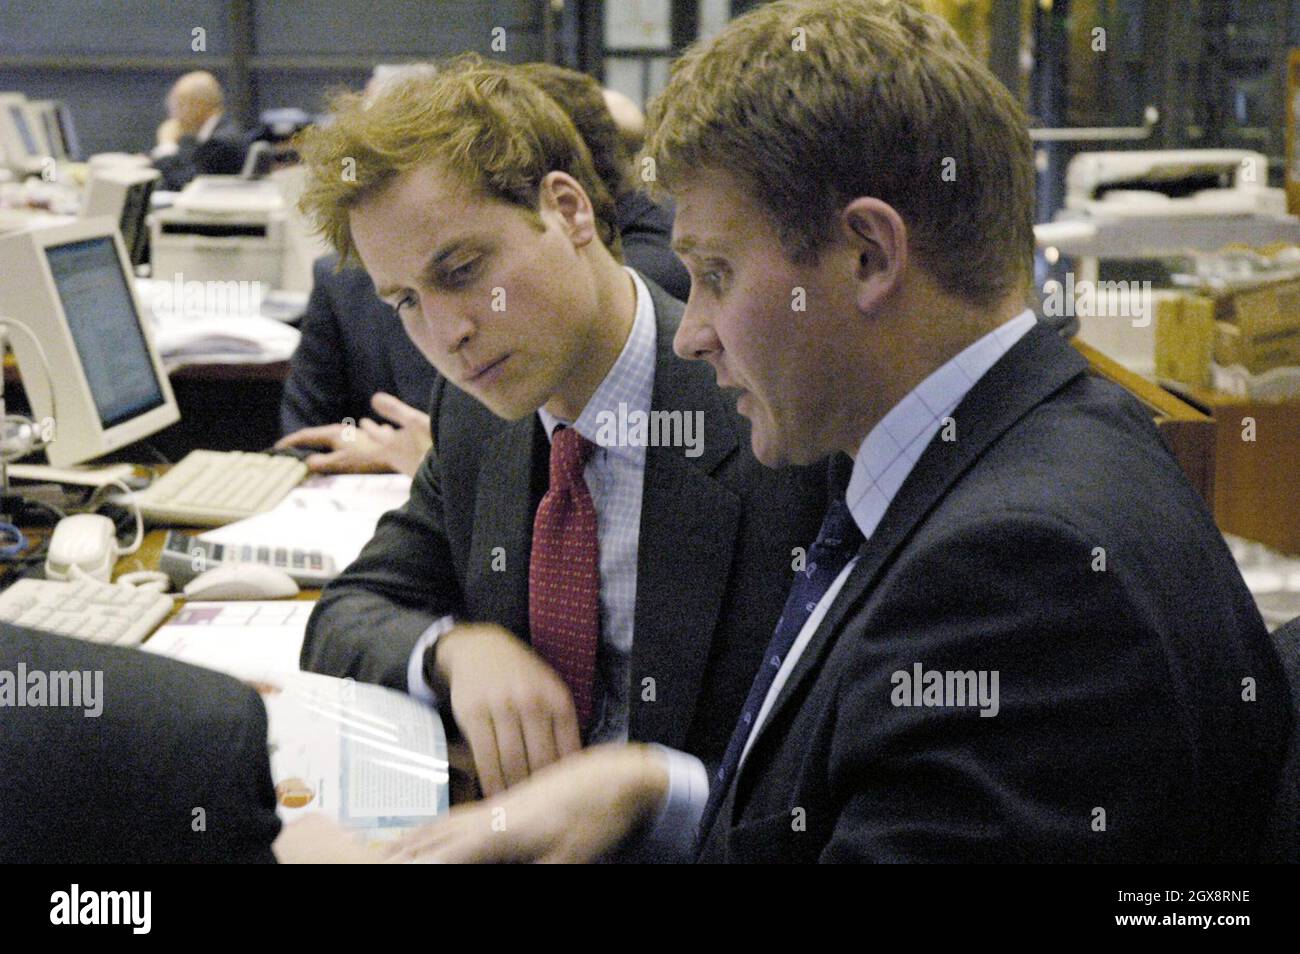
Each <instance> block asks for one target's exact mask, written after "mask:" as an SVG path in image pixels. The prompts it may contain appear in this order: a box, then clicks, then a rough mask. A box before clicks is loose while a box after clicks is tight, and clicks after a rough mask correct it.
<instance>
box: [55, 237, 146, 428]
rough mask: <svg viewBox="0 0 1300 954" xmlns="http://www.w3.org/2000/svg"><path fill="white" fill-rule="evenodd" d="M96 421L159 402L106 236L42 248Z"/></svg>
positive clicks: (107, 422)
mask: <svg viewBox="0 0 1300 954" xmlns="http://www.w3.org/2000/svg"><path fill="white" fill-rule="evenodd" d="M45 254H46V258H47V260H48V261H49V265H50V272H51V273H52V274H53V276H54V284H55V287H56V288H57V289H58V293H59V300H60V302H61V303H62V304H63V312H64V314H65V315H66V316H67V319H68V328H69V330H70V331H71V332H72V339H73V342H74V343H75V345H76V348H77V354H78V356H79V357H80V359H81V366H82V368H83V369H84V370H85V373H86V380H87V382H88V383H89V385H90V393H91V396H92V397H93V398H94V401H95V408H96V410H97V411H98V413H99V420H100V425H101V426H102V427H103V428H104V429H105V430H108V429H109V428H111V427H115V426H117V425H118V424H121V423H122V422H124V421H128V420H130V419H131V418H133V417H136V416H138V415H140V414H144V413H146V412H147V411H151V410H153V409H154V408H156V407H161V406H162V404H163V403H164V397H163V390H162V387H161V385H160V384H159V381H158V378H157V377H156V376H155V374H154V365H153V361H152V360H151V358H150V355H149V348H148V345H147V344H146V341H145V337H144V332H143V331H142V329H141V327H140V317H139V315H138V314H137V313H136V310H135V299H133V298H132V297H131V290H130V288H129V287H128V286H127V276H126V275H125V274H123V271H122V265H121V260H120V259H119V258H118V257H117V248H116V247H115V246H114V244H113V239H112V237H111V236H107V235H105V236H101V237H99V238H93V239H87V240H85V241H80V242H69V243H67V244H66V245H55V246H51V247H50V248H48V249H46V253H45Z"/></svg>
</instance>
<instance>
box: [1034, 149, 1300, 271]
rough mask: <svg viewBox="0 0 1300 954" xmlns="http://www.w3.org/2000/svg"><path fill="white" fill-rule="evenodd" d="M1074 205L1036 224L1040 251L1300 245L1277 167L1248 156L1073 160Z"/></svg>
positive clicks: (1178, 153) (1108, 254)
mask: <svg viewBox="0 0 1300 954" xmlns="http://www.w3.org/2000/svg"><path fill="white" fill-rule="evenodd" d="M1065 190H1066V192H1065V205H1064V207H1063V208H1062V209H1061V211H1059V212H1058V213H1057V214H1056V218H1055V219H1054V220H1053V221H1052V222H1049V223H1044V224H1042V225H1038V226H1035V228H1034V232H1035V235H1036V237H1037V241H1038V246H1039V247H1040V248H1048V247H1051V248H1056V249H1057V250H1059V251H1060V252H1061V253H1062V254H1065V255H1073V256H1080V257H1100V258H1144V257H1157V256H1160V255H1176V254H1182V253H1184V252H1187V251H1193V250H1201V251H1213V250H1216V249H1219V248H1222V247H1223V246H1224V245H1226V244H1229V243H1232V242H1243V243H1246V244H1250V245H1264V244H1267V243H1270V242H1297V241H1300V219H1297V218H1296V217H1295V216H1292V215H1288V214H1287V211H1286V194H1285V192H1283V190H1281V189H1270V188H1269V187H1268V160H1267V159H1266V158H1265V157H1264V155H1263V154H1262V153H1258V152H1251V151H1249V150H1245V149H1164V150H1150V151H1131V152H1085V153H1080V154H1079V155H1077V156H1075V157H1074V158H1073V159H1071V160H1070V164H1069V166H1068V167H1067V169H1066V174H1065Z"/></svg>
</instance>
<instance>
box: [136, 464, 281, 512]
mask: <svg viewBox="0 0 1300 954" xmlns="http://www.w3.org/2000/svg"><path fill="white" fill-rule="evenodd" d="M306 476H307V465H306V464H304V463H303V462H302V461H300V460H295V459H294V458H292V457H285V456H280V455H274V454H251V453H246V452H244V451H206V450H196V451H191V452H190V453H189V454H186V455H185V458H184V459H183V460H182V461H181V462H180V463H179V464H177V465H176V466H175V467H173V468H172V469H171V470H169V471H167V473H165V474H163V475H162V476H161V477H159V478H158V479H157V480H155V481H154V482H153V483H152V484H150V485H149V488H148V489H147V490H145V491H143V492H142V493H141V494H140V495H139V497H138V498H137V499H138V500H139V503H140V510H141V512H142V513H143V514H144V515H145V516H146V517H148V518H149V519H150V520H153V521H155V522H158V523H180V524H185V525H187V526H200V527H220V526H222V525H223V524H227V523H234V522H235V521H236V520H243V519H244V518H245V517H251V516H253V514H256V513H262V512H264V511H267V510H270V509H271V508H272V507H274V506H275V505H276V504H278V503H279V502H280V501H281V500H282V499H284V495H285V494H287V493H288V492H289V491H290V490H292V489H293V488H294V487H295V486H296V485H297V484H298V483H300V482H301V481H302V479H303V478H304V477H306Z"/></svg>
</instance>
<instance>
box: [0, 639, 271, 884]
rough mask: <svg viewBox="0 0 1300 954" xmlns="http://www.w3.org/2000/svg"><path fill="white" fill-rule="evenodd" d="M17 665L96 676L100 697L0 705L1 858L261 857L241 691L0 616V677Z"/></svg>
mask: <svg viewBox="0 0 1300 954" xmlns="http://www.w3.org/2000/svg"><path fill="white" fill-rule="evenodd" d="M20 666H25V667H26V672H27V673H28V674H30V673H31V672H32V671H35V670H39V671H41V672H43V673H47V674H48V673H50V672H65V673H83V674H89V675H91V676H94V675H95V674H99V676H98V679H99V685H100V686H102V691H103V698H100V699H96V700H95V705H94V707H92V708H91V709H86V708H77V707H71V706H63V707H51V706H48V705H47V706H42V707H35V708H33V707H29V706H23V707H17V706H13V707H11V706H6V707H5V708H4V709H0V765H3V766H4V771H3V772H0V861H3V862H16V861H17V862H41V863H83V864H84V863H104V862H169V863H175V862H193V861H238V862H256V861H265V862H269V861H273V860H274V858H273V856H272V854H271V843H272V841H273V839H275V837H276V835H277V833H278V832H279V830H280V822H279V819H278V818H277V817H276V814H275V791H274V789H273V787H272V784H271V764H270V760H269V757H268V755H267V748H266V709H265V708H264V707H263V705H262V701H261V700H260V699H259V698H258V696H257V693H256V692H254V691H253V690H252V689H251V688H249V687H248V686H245V685H243V684H242V683H240V682H237V681H236V680H234V679H231V678H230V677H229V676H225V675H222V674H220V673H215V672H210V671H209V670H206V669H199V668H197V667H194V666H187V665H185V664H184V663H180V662H176V661H175V660H172V659H167V658H164V657H162V656H155V655H153V654H151V653H145V652H141V651H139V650H135V649H122V648H117V647H114V646H102V645H99V644H96V643H89V642H85V641H83V640H78V639H67V638H65V637H63V636H53V635H50V634H47V633H35V632H32V631H31V630H26V629H20V628H18V627H14V626H10V625H8V624H0V673H9V674H12V675H14V676H15V677H16V675H17V673H18V672H19V671H20ZM83 701H84V698H83ZM94 709H98V710H99V712H98V714H97V715H95V716H93V717H90V718H88V717H87V715H86V713H87V711H93V710H94Z"/></svg>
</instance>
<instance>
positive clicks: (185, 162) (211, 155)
mask: <svg viewBox="0 0 1300 954" xmlns="http://www.w3.org/2000/svg"><path fill="white" fill-rule="evenodd" d="M247 153H248V143H247V142H246V141H245V138H244V134H243V132H242V130H241V129H240V128H239V125H238V124H237V123H236V122H235V121H234V120H233V119H231V118H229V117H228V116H222V117H221V120H220V121H219V122H218V123H217V125H216V128H215V129H213V130H212V135H211V136H209V137H208V138H207V139H205V140H204V141H203V142H199V141H198V139H197V138H196V137H194V136H182V137H181V138H180V140H179V141H178V142H177V144H176V152H174V153H172V154H171V155H170V156H163V157H162V158H160V159H155V160H154V163H153V166H154V168H155V169H157V170H158V171H159V172H161V173H162V187H163V188H164V189H169V190H171V191H173V192H179V191H180V190H181V189H183V188H185V186H186V184H187V183H188V182H189V181H190V180H191V179H193V178H194V177H195V176H233V175H237V174H238V173H239V172H240V171H242V170H243V168H244V156H245V155H246V154H247Z"/></svg>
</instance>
